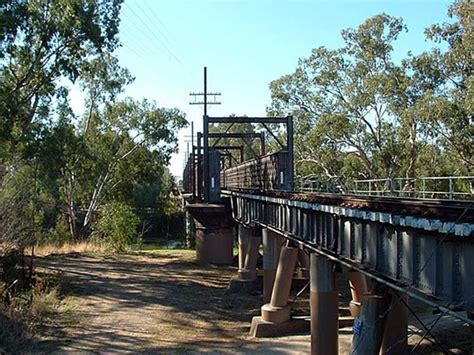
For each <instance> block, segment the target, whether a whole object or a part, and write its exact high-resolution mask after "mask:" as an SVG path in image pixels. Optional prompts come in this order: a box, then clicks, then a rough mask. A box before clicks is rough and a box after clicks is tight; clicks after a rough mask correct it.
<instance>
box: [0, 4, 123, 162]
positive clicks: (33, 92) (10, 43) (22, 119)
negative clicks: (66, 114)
mask: <svg viewBox="0 0 474 355" xmlns="http://www.w3.org/2000/svg"><path fill="white" fill-rule="evenodd" d="M121 2H122V0H108V1H99V0H96V1H86V0H80V1H68V0H53V1H49V0H28V1H25V0H5V1H3V2H2V4H1V5H0V10H1V18H2V26H1V29H0V44H1V46H0V57H1V58H2V65H1V66H0V73H1V75H0V123H1V124H0V127H1V128H0V143H1V147H2V149H3V152H4V154H3V157H4V158H5V154H6V153H7V152H9V151H10V149H11V148H12V147H13V148H15V149H18V148H21V142H23V141H25V140H28V137H30V135H31V134H32V125H39V126H40V125H41V124H42V120H45V119H47V118H48V115H49V113H50V107H51V103H52V100H53V98H54V97H61V96H63V95H64V94H65V90H64V89H63V90H58V89H59V88H58V86H59V84H58V81H59V79H60V78H67V79H69V80H71V81H73V82H74V81H75V80H76V79H77V78H78V77H79V76H80V75H81V73H82V72H83V71H84V70H87V69H88V63H89V62H90V60H91V59H92V58H97V57H100V56H101V55H102V54H103V53H104V52H109V53H110V52H112V51H113V50H114V49H115V48H116V47H117V45H118V39H117V36H116V35H117V33H118V24H119V16H118V15H119V11H120V6H121ZM3 24H5V26H4V25H3Z"/></svg>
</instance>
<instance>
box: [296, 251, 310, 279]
mask: <svg viewBox="0 0 474 355" xmlns="http://www.w3.org/2000/svg"><path fill="white" fill-rule="evenodd" d="M298 262H299V264H300V268H299V270H298V277H300V278H302V279H306V280H308V279H309V269H310V261H309V255H308V254H307V253H306V252H305V251H304V248H303V246H302V245H300V250H299V251H298Z"/></svg>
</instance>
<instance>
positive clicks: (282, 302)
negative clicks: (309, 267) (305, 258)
mask: <svg viewBox="0 0 474 355" xmlns="http://www.w3.org/2000/svg"><path fill="white" fill-rule="evenodd" d="M297 259H298V248H297V247H291V246H288V245H286V246H282V248H281V251H280V258H279V260H278V267H277V271H276V275H275V283H274V285H273V290H272V296H271V299H270V303H267V304H265V305H263V306H262V319H263V320H264V321H267V322H272V323H283V322H286V321H288V320H289V319H290V306H289V305H288V297H289V296H290V289H291V282H292V280H293V274H294V272H295V266H296V261H297Z"/></svg>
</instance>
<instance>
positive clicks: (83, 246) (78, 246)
mask: <svg viewBox="0 0 474 355" xmlns="http://www.w3.org/2000/svg"><path fill="white" fill-rule="evenodd" d="M105 251H106V248H105V247H104V246H103V245H99V244H96V243H91V242H88V241H84V242H79V243H73V244H64V245H63V246H60V247H58V246H54V245H40V246H37V247H35V255H37V256H48V255H53V254H71V253H81V254H82V253H86V254H87V253H103V252H105ZM26 252H27V254H28V255H31V250H27V251H26Z"/></svg>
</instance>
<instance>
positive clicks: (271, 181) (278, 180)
mask: <svg viewBox="0 0 474 355" xmlns="http://www.w3.org/2000/svg"><path fill="white" fill-rule="evenodd" d="M220 183H221V189H253V190H291V189H292V186H293V169H292V166H291V160H290V159H289V157H288V151H285V150H281V151H279V152H276V153H273V154H268V155H264V156H261V157H258V158H257V159H253V160H249V161H246V162H244V163H242V164H239V165H237V166H234V167H232V168H228V169H224V170H222V171H221V176H220Z"/></svg>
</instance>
